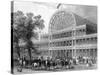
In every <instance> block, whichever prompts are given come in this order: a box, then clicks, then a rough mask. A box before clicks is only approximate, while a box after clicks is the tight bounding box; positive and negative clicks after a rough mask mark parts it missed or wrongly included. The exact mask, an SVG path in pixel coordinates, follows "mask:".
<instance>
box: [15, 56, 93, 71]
mask: <svg viewBox="0 0 100 75" xmlns="http://www.w3.org/2000/svg"><path fill="white" fill-rule="evenodd" d="M84 61H85V63H86V64H87V63H89V65H92V64H93V62H92V61H91V62H90V61H88V60H82V58H78V59H77V60H76V59H73V58H50V57H47V58H46V59H44V58H43V57H37V58H34V59H32V60H31V61H28V60H26V59H25V57H22V58H18V69H17V70H18V71H19V72H21V71H22V69H23V68H28V69H29V68H30V69H32V70H49V71H50V70H52V71H55V70H58V69H73V68H74V65H77V64H79V62H80V63H81V62H83V63H84Z"/></svg>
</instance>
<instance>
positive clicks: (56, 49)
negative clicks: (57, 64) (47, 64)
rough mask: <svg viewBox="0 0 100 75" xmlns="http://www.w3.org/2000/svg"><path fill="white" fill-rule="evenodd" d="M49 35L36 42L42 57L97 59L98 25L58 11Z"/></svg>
mask: <svg viewBox="0 0 100 75" xmlns="http://www.w3.org/2000/svg"><path fill="white" fill-rule="evenodd" d="M48 29H49V30H48V34H42V35H41V36H40V37H41V38H40V40H38V41H36V43H35V44H36V47H37V49H38V50H39V51H41V55H40V56H44V57H48V56H49V57H51V58H78V57H84V58H90V59H91V58H92V59H96V58H97V24H94V23H92V22H91V21H89V20H87V19H85V18H83V17H81V16H79V15H77V14H75V13H73V12H68V11H66V10H58V11H56V12H55V13H54V14H53V15H52V17H51V19H50V22H49V28H48Z"/></svg>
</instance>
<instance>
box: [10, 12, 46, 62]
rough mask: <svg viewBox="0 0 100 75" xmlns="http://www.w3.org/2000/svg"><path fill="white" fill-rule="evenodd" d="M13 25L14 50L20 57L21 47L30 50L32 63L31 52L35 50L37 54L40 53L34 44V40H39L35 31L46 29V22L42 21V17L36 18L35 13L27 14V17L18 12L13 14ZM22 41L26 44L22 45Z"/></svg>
mask: <svg viewBox="0 0 100 75" xmlns="http://www.w3.org/2000/svg"><path fill="white" fill-rule="evenodd" d="M12 16H13V19H12V21H13V23H12V30H13V45H15V46H14V49H16V50H17V54H18V56H19V57H20V50H21V47H23V48H24V49H28V53H29V57H30V61H31V58H32V56H31V50H34V52H35V53H38V51H37V49H36V48H35V47H34V42H33V41H32V38H33V37H34V38H37V37H38V34H37V33H36V32H35V31H34V30H35V29H37V28H38V29H43V28H44V20H43V19H41V16H40V15H38V16H34V14H33V13H27V14H26V15H25V14H24V13H23V12H22V11H17V12H14V13H12ZM20 41H23V43H24V44H22V45H21V44H20Z"/></svg>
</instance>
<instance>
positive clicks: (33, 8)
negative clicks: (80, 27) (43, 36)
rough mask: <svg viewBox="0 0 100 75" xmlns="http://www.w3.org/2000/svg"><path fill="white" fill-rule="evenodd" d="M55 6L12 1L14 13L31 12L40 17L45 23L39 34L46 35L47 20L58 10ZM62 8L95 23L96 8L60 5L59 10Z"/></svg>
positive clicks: (55, 4) (53, 4)
mask: <svg viewBox="0 0 100 75" xmlns="http://www.w3.org/2000/svg"><path fill="white" fill-rule="evenodd" d="M57 5H58V4H57V3H43V2H30V1H14V12H16V11H18V10H20V11H22V12H23V13H25V14H26V13H29V12H32V13H33V14H34V15H35V16H36V15H41V16H42V19H44V21H45V23H44V24H45V28H44V29H43V30H42V31H41V32H42V33H48V25H49V20H50V18H51V16H52V15H53V14H54V13H55V12H56V11H57V10H58V9H57ZM63 8H64V9H66V10H68V11H71V12H73V13H76V14H78V15H80V16H82V17H84V18H87V19H88V20H90V21H92V22H94V23H97V7H96V6H85V5H70V4H62V5H61V6H60V7H59V9H63Z"/></svg>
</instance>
